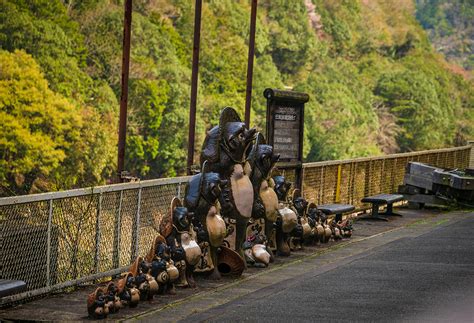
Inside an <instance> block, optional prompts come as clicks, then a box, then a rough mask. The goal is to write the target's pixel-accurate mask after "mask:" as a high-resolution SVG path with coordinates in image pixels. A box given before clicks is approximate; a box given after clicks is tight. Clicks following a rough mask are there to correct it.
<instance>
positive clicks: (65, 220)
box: [0, 177, 189, 305]
mask: <svg viewBox="0 0 474 323" xmlns="http://www.w3.org/2000/svg"><path fill="white" fill-rule="evenodd" d="M188 180H189V178H188V177H179V178H172V179H158V180H149V181H143V182H135V183H125V184H117V185H108V186H101V187H94V188H87V189H78V190H71V191H64V192H55V193H45V194H35V195H27V196H16V197H7V198H2V199H0V259H1V264H0V279H13V280H23V281H25V282H26V284H27V291H26V292H23V293H20V294H17V295H13V296H8V297H4V298H2V299H1V302H0V305H5V304H8V303H11V302H15V301H17V300H21V299H25V298H29V297H32V296H36V295H41V294H44V293H48V292H51V291H54V290H58V289H64V288H67V287H72V286H76V285H79V284H81V283H84V282H89V281H94V280H96V279H100V278H103V277H109V276H112V275H115V274H120V273H121V272H123V271H124V270H126V268H127V267H128V266H129V264H130V263H131V262H132V260H134V259H135V258H136V256H137V255H144V254H146V253H147V252H148V250H149V248H150V247H151V243H152V240H153V238H154V237H155V236H156V234H157V233H158V227H159V223H160V221H161V219H162V217H163V215H165V214H166V213H167V212H169V205H170V201H171V200H172V198H173V197H174V196H178V197H179V196H181V195H182V193H184V189H185V186H186V184H187V182H188Z"/></svg>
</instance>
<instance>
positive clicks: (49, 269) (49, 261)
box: [46, 199, 53, 287]
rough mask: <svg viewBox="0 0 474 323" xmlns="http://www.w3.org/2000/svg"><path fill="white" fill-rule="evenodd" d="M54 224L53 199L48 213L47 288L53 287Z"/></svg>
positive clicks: (50, 201)
mask: <svg viewBox="0 0 474 323" xmlns="http://www.w3.org/2000/svg"><path fill="white" fill-rule="evenodd" d="M52 222H53V199H50V200H49V212H48V238H47V239H48V242H47V244H48V245H47V249H46V286H47V287H49V286H51V229H52Z"/></svg>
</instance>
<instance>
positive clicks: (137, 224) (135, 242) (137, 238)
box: [130, 187, 142, 262]
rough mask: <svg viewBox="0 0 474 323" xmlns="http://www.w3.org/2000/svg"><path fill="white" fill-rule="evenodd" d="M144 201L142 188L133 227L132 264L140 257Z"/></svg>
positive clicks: (139, 190)
mask: <svg viewBox="0 0 474 323" xmlns="http://www.w3.org/2000/svg"><path fill="white" fill-rule="evenodd" d="M141 201H142V188H141V187H140V188H139V189H138V198H137V213H136V216H135V221H134V226H133V233H132V234H133V239H132V246H131V252H130V254H131V256H132V257H131V259H130V262H133V261H134V260H135V258H136V257H137V255H138V247H139V244H140V243H139V242H140V236H139V234H140V204H141Z"/></svg>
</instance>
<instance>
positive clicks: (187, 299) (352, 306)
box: [0, 209, 474, 322]
mask: <svg viewBox="0 0 474 323" xmlns="http://www.w3.org/2000/svg"><path fill="white" fill-rule="evenodd" d="M400 213H402V214H403V215H404V217H402V218H399V217H393V218H391V219H390V221H389V222H366V221H358V222H356V223H355V230H356V231H355V235H354V236H353V237H352V238H351V239H348V240H344V241H342V242H337V243H336V242H332V243H330V244H328V245H322V246H316V247H307V248H306V249H305V250H304V251H301V252H295V253H293V254H292V256H291V257H289V258H286V259H285V258H283V259H282V258H277V261H276V263H275V264H272V266H271V267H270V268H268V269H265V270H261V269H260V270H259V269H253V268H250V269H249V270H247V271H246V272H245V273H244V275H243V277H242V278H240V279H237V280H231V279H223V280H222V281H219V282H215V281H209V280H205V279H198V284H199V288H198V289H195V290H192V289H185V290H178V294H177V295H174V296H168V295H163V296H160V297H157V298H155V300H153V301H152V302H150V303H143V304H142V303H141V304H140V305H139V307H138V308H136V309H125V310H122V311H120V313H117V314H114V315H110V316H109V318H110V319H112V320H125V321H127V320H142V321H150V322H154V321H160V322H175V321H185V322H200V321H212V322H235V321H237V322H240V321H250V322H256V321H259V322H268V321H272V322H293V321H313V322H314V321H319V320H321V321H343V320H344V321H428V322H433V321H452V322H474V237H473V235H474V212H462V211H459V212H449V213H448V212H441V211H438V210H423V211H413V210H407V209H402V211H401V212H400ZM92 289H93V286H90V287H86V288H84V289H83V290H79V291H77V292H75V293H71V294H61V295H56V296H51V297H48V298H44V299H41V300H37V301H34V302H31V303H27V304H24V305H21V306H18V307H14V308H10V309H4V310H0V318H2V319H27V320H28V319H30V320H32V319H36V320H85V319H87V316H86V314H87V313H86V310H85V297H86V295H87V293H88V292H89V290H92Z"/></svg>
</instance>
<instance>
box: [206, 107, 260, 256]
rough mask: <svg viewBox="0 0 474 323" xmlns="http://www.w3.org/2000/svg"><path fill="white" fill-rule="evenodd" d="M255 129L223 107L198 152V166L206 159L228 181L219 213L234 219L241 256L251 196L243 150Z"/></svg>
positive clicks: (223, 191)
mask: <svg viewBox="0 0 474 323" xmlns="http://www.w3.org/2000/svg"><path fill="white" fill-rule="evenodd" d="M255 132H256V131H255V129H250V130H248V129H247V128H246V127H245V124H244V123H243V122H242V121H241V119H240V117H239V115H238V114H237V112H236V111H235V110H234V109H233V108H230V107H226V108H224V109H223V110H222V112H221V115H220V119H219V125H218V126H215V127H214V128H212V129H211V130H209V131H208V133H207V135H206V139H205V140H204V144H203V147H202V152H201V165H202V164H203V163H204V162H207V164H208V169H209V170H210V171H212V172H216V173H218V174H219V177H220V179H221V180H226V181H227V182H228V185H227V186H225V187H223V188H222V192H221V194H222V197H221V206H222V210H221V214H222V215H223V216H224V217H228V218H230V219H235V220H236V235H235V236H236V238H235V249H236V251H238V252H239V254H240V255H241V256H242V257H243V250H242V244H243V242H244V240H245V233H246V227H247V223H248V220H249V219H250V217H251V216H252V207H253V199H254V193H253V187H252V183H251V182H250V178H249V177H248V175H247V174H245V173H244V167H245V160H246V156H245V152H246V151H247V149H248V147H249V145H250V144H251V143H252V141H253V139H254V137H255Z"/></svg>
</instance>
